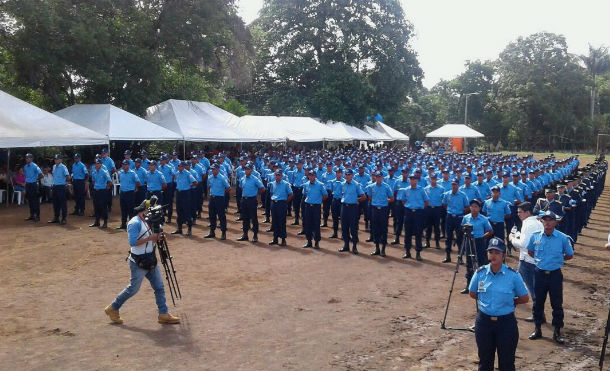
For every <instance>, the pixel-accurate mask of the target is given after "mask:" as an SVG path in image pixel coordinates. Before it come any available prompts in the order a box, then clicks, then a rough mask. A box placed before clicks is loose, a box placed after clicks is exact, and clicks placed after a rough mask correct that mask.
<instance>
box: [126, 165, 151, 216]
mask: <svg viewBox="0 0 610 371" xmlns="http://www.w3.org/2000/svg"><path fill="white" fill-rule="evenodd" d="M134 164H135V167H134V169H133V171H134V172H135V173H136V175H137V176H138V180H139V181H140V184H138V187H137V188H136V202H135V205H139V204H141V203H142V201H144V199H145V198H146V190H147V184H146V179H147V176H146V172H147V171H148V167H146V168H144V166H142V159H139V158H136V160H135V161H134ZM135 205H134V206H135ZM132 209H133V208H131V209H130V210H132Z"/></svg>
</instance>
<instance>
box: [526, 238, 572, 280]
mask: <svg viewBox="0 0 610 371" xmlns="http://www.w3.org/2000/svg"><path fill="white" fill-rule="evenodd" d="M527 251H533V252H534V260H535V261H536V267H538V268H539V269H542V270H545V271H554V270H556V269H559V268H561V267H562V266H563V256H564V255H574V249H573V248H572V245H571V244H570V239H569V237H568V236H566V235H565V234H563V233H561V232H559V231H558V230H556V229H555V230H554V231H553V233H552V234H551V235H550V236H547V235H546V234H545V233H544V231H540V232H534V233H533V234H532V238H530V242H529V244H528V245H527Z"/></svg>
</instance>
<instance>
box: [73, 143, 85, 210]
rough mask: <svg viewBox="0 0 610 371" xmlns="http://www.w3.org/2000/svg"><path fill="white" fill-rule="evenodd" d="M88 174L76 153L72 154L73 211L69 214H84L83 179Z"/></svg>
mask: <svg viewBox="0 0 610 371" xmlns="http://www.w3.org/2000/svg"><path fill="white" fill-rule="evenodd" d="M88 175H89V171H88V170H87V166H85V164H83V163H82V162H81V160H80V155H79V154H78V153H76V154H74V163H73V164H72V188H73V190H74V211H73V212H72V213H71V214H70V215H79V216H83V215H85V181H86V180H87V177H88Z"/></svg>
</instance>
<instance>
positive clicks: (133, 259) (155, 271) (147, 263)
mask: <svg viewBox="0 0 610 371" xmlns="http://www.w3.org/2000/svg"><path fill="white" fill-rule="evenodd" d="M146 209H147V201H143V202H142V203H141V204H140V206H137V207H136V208H134V211H135V212H136V213H137V215H136V216H134V217H133V218H131V220H130V221H129V223H128V224H127V237H128V239H129V246H130V254H129V258H128V259H129V269H130V270H131V279H130V282H129V284H128V285H127V287H125V289H124V290H123V291H122V292H121V293H120V294H119V295H118V296H117V297H116V299H114V301H113V302H112V304H110V305H109V306H107V307H106V309H105V310H104V311H105V312H106V314H107V315H108V317H110V320H111V321H112V322H114V323H123V320H122V319H121V316H120V315H119V309H121V306H123V304H124V303H125V302H126V301H127V300H128V299H129V298H131V297H132V296H134V295H135V294H136V293H137V292H138V290H139V289H140V285H141V284H142V280H143V279H144V277H146V278H147V279H148V281H150V285H151V286H152V288H153V290H154V291H155V300H156V301H157V307H159V317H158V322H159V323H172V324H173V323H180V318H178V317H176V316H174V315H171V314H170V313H168V312H167V305H166V304H165V288H164V286H163V280H162V278H161V270H160V268H159V267H158V266H157V259H156V256H155V249H154V244H155V242H157V241H159V239H160V238H163V236H160V235H159V234H158V233H152V231H151V230H150V227H149V226H148V224H147V223H146V221H145V220H144V214H145V213H146Z"/></svg>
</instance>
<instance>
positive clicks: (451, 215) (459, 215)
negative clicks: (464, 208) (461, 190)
mask: <svg viewBox="0 0 610 371" xmlns="http://www.w3.org/2000/svg"><path fill="white" fill-rule="evenodd" d="M449 216H450V217H452V218H461V217H462V214H449Z"/></svg>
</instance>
